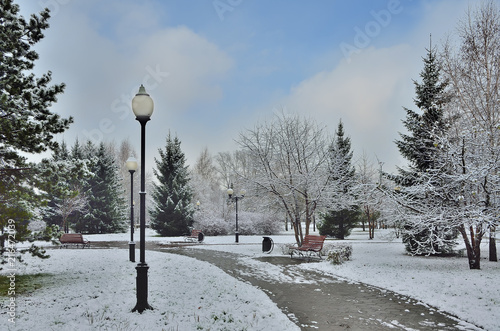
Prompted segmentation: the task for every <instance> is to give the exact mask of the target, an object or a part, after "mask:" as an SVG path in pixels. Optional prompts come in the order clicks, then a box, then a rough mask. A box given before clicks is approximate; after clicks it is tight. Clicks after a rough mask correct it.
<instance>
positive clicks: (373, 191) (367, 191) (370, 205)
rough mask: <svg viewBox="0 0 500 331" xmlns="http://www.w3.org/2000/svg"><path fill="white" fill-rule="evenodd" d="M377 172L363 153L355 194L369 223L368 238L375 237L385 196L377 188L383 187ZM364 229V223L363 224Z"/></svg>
mask: <svg viewBox="0 0 500 331" xmlns="http://www.w3.org/2000/svg"><path fill="white" fill-rule="evenodd" d="M377 175H378V173H377V170H376V169H375V168H374V165H373V163H372V162H371V161H370V160H369V159H368V156H367V155H366V154H365V153H364V152H363V154H362V157H361V159H360V161H359V162H358V171H357V183H356V185H355V186H354V187H353V191H354V194H355V195H356V197H357V199H356V200H357V203H358V205H359V207H360V209H361V211H362V213H363V215H364V219H366V220H367V221H368V237H369V239H373V238H374V237H375V222H376V218H375V215H376V214H377V212H378V211H379V210H380V207H381V204H382V200H383V195H382V193H381V192H380V190H378V189H377V188H378V187H379V186H380V185H382V183H381V182H380V180H381V179H382V178H381V176H380V177H379V182H378V183H377V178H376V177H377ZM363 222H364V221H363ZM363 227H364V223H363Z"/></svg>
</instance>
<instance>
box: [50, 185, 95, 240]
mask: <svg viewBox="0 0 500 331" xmlns="http://www.w3.org/2000/svg"><path fill="white" fill-rule="evenodd" d="M87 206H88V200H87V198H86V197H85V195H84V194H82V193H81V190H80V189H79V188H77V189H75V190H73V192H71V193H69V194H68V195H67V196H66V197H64V198H63V199H62V200H61V202H60V203H56V213H57V214H58V215H61V217H62V228H63V229H64V231H65V232H68V218H69V216H70V215H71V214H73V213H75V212H85V210H87Z"/></svg>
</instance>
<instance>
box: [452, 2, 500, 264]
mask: <svg viewBox="0 0 500 331" xmlns="http://www.w3.org/2000/svg"><path fill="white" fill-rule="evenodd" d="M458 36H459V38H460V41H459V49H458V50H455V48H454V47H453V41H452V40H451V39H449V40H448V41H447V43H446V44H445V47H444V52H443V57H442V58H443V65H444V66H443V69H444V71H445V73H446V74H447V76H448V77H449V79H450V83H451V86H452V88H453V93H454V95H455V100H454V101H455V103H456V107H454V112H455V114H454V115H456V116H459V117H461V118H462V119H463V120H462V121H460V122H459V123H460V125H463V124H466V125H468V126H471V125H472V126H473V127H474V128H475V130H479V131H481V132H483V133H488V136H487V137H486V138H487V139H486V140H485V141H483V143H485V144H487V145H489V146H490V148H488V149H483V148H481V149H480V152H482V153H492V154H490V155H489V156H487V157H486V158H487V159H496V158H497V157H498V156H497V155H496V154H494V153H497V152H498V146H499V144H500V141H499V136H498V134H495V132H496V131H498V129H499V127H500V109H499V101H500V8H499V7H498V5H497V4H496V3H495V2H493V1H488V2H484V3H482V4H481V5H480V6H479V7H477V8H476V9H475V10H474V11H472V10H469V11H468V12H467V15H466V17H465V19H464V20H462V21H461V22H460V24H459V25H458ZM458 130H459V131H460V128H458ZM464 148H465V146H464ZM498 170H499V166H498V165H496V166H494V167H492V168H491V169H490V171H491V172H492V175H494V173H498ZM490 177H491V176H490ZM484 179H485V180H487V179H488V178H487V177H485V178H484ZM489 180H490V181H491V178H489ZM486 184H487V185H486ZM494 185H498V182H497V183H491V182H488V183H485V185H484V186H485V194H486V197H485V203H486V204H487V205H486V206H485V207H486V208H492V207H497V208H498V205H497V204H498V199H497V198H496V196H494V192H495V191H496V190H495V189H492V188H491V187H492V186H494ZM495 227H496V224H490V228H489V232H490V260H491V261H497V253H496V245H495V235H494V234H495ZM480 231H483V229H481V230H480ZM474 234H475V235H479V234H478V233H470V235H471V236H472V237H473V235H474Z"/></svg>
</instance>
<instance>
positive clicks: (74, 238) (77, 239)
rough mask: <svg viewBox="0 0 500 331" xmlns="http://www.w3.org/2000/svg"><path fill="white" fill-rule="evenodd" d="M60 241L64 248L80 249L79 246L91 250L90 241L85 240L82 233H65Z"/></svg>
mask: <svg viewBox="0 0 500 331" xmlns="http://www.w3.org/2000/svg"><path fill="white" fill-rule="evenodd" d="M59 241H60V242H61V246H60V248H62V247H66V248H68V246H70V245H71V246H73V245H75V246H76V247H78V246H79V245H82V248H85V247H89V248H90V241H88V240H87V239H85V238H83V236H82V234H81V233H64V234H63V235H62V236H61V238H59Z"/></svg>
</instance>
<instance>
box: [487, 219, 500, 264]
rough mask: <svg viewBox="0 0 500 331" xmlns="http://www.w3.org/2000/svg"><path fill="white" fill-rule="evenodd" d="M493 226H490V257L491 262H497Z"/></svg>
mask: <svg viewBox="0 0 500 331" xmlns="http://www.w3.org/2000/svg"><path fill="white" fill-rule="evenodd" d="M495 230H496V229H495V227H494V226H490V258H489V260H490V261H491V262H498V257H497V245H496V240H495Z"/></svg>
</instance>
